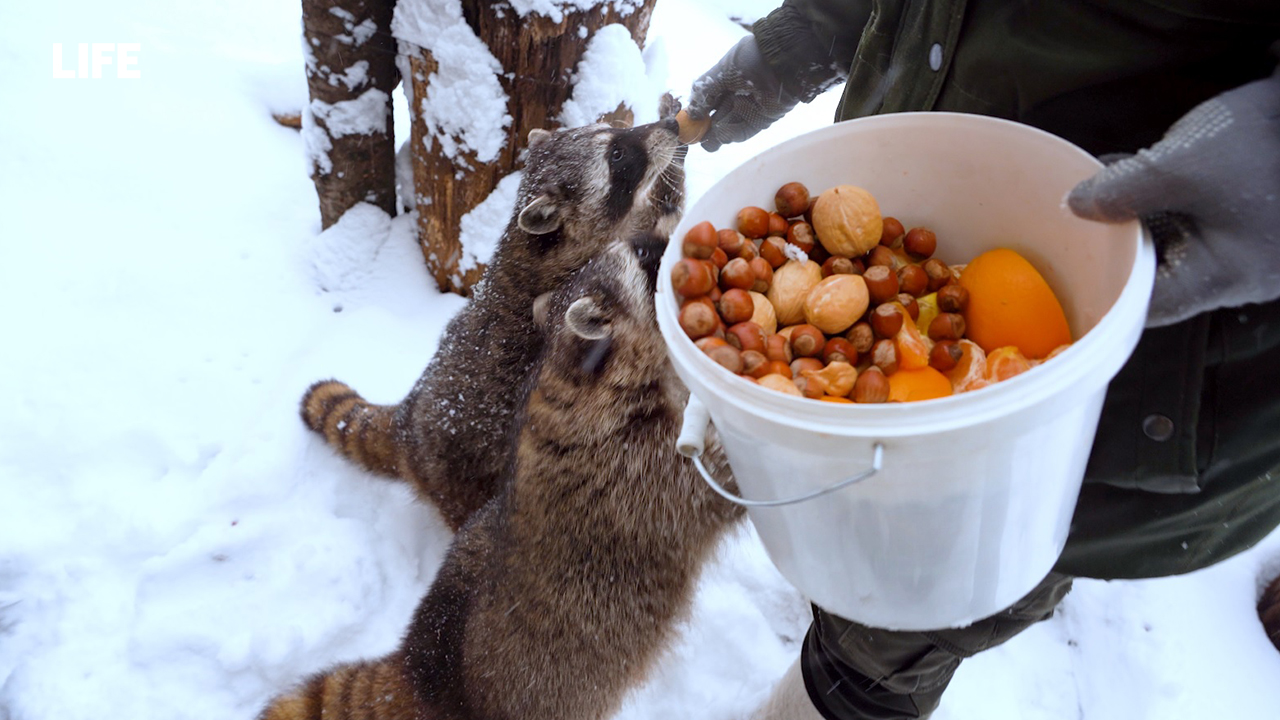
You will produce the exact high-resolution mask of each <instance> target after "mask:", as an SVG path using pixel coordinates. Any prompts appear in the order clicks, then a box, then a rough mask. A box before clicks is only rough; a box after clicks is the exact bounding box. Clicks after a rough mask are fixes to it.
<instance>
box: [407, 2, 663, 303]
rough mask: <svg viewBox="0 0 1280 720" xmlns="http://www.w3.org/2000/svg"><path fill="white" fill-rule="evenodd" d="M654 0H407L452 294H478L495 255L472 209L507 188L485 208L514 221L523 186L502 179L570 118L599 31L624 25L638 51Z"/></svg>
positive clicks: (420, 171)
mask: <svg viewBox="0 0 1280 720" xmlns="http://www.w3.org/2000/svg"><path fill="white" fill-rule="evenodd" d="M654 3H655V0H612V1H611V2H597V1H596V0H552V2H546V1H545V0H544V1H542V2H538V1H537V0H510V2H489V1H487V0H399V3H398V5H397V8H396V17H395V22H394V25H393V28H394V33H395V35H396V37H397V39H398V40H399V41H400V53H401V63H402V64H401V72H402V74H403V75H404V76H405V90H406V94H407V95H408V97H409V103H410V117H411V124H412V127H411V135H410V145H411V148H412V157H413V180H414V186H415V187H416V203H415V204H416V208H417V210H418V241H419V244H420V245H421V246H422V253H423V256H424V257H425V259H426V263H427V267H428V269H429V270H430V272H431V274H432V276H433V277H434V278H435V280H436V284H437V285H438V286H439V288H440V290H441V291H443V292H456V293H460V294H463V295H466V294H469V292H470V289H471V287H472V286H473V285H474V284H475V283H476V282H477V281H478V280H479V279H480V276H481V274H482V273H483V272H484V260H485V259H487V258H477V257H476V254H475V253H474V252H469V250H468V248H467V247H466V242H465V241H464V235H465V234H466V233H465V232H464V217H466V216H467V215H468V213H471V212H472V211H473V210H475V209H476V208H477V207H479V206H480V205H481V204H482V203H485V201H486V200H490V196H491V194H493V195H495V196H496V195H498V194H499V193H503V192H506V193H509V194H510V195H512V197H510V198H505V203H504V202H503V198H496V199H495V200H491V204H493V205H494V206H495V207H494V208H493V212H492V213H483V210H484V209H483V208H481V211H482V214H488V215H493V216H494V218H497V217H501V220H502V222H503V223H504V224H505V220H506V218H507V217H508V216H509V215H510V212H511V206H512V204H513V203H514V190H515V188H514V185H515V184H514V183H502V180H503V179H504V178H507V177H509V176H511V173H512V172H513V171H514V170H515V168H516V160H517V158H518V155H519V153H520V151H521V150H522V149H523V148H524V145H525V139H526V138H527V136H528V134H529V131H530V130H532V129H533V128H547V129H551V128H555V127H560V126H562V125H564V124H566V122H565V118H564V117H562V114H561V113H562V110H563V109H564V107H565V103H566V101H567V100H569V98H570V96H571V95H572V92H573V89H574V77H573V75H574V69H575V67H577V66H578V63H579V61H581V60H582V58H583V55H584V53H585V52H586V51H587V48H588V46H589V44H590V43H591V41H592V39H593V38H594V37H595V36H596V34H597V31H598V30H600V29H602V28H605V27H606V26H609V25H619V26H621V27H624V28H625V29H626V31H627V32H628V33H629V34H630V37H631V42H632V43H634V45H635V49H636V54H637V57H638V53H639V48H641V47H642V46H643V44H644V38H645V35H646V34H647V33H648V29H649V19H650V16H651V15H652V12H653V6H654ZM619 80H622V79H621V78H620V79H619ZM600 110H601V111H600V112H597V113H595V115H594V116H593V117H591V118H588V119H587V121H591V120H600V121H603V122H608V123H613V124H616V125H619V126H630V125H631V124H632V121H633V119H634V115H633V112H632V109H631V108H629V107H628V106H627V105H626V104H625V103H620V104H617V105H616V109H615V108H614V106H610V107H609V108H602V109H600ZM604 110H608V111H604ZM569 124H574V123H572V122H571V123H569ZM577 124H580V123H577ZM495 190H498V191H499V193H494V191H495ZM499 206H501V207H499ZM473 222H475V223H484V222H488V221H486V220H474V219H473ZM496 239H497V238H496V237H495V238H491V239H489V240H492V241H496Z"/></svg>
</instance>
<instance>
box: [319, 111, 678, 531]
mask: <svg viewBox="0 0 1280 720" xmlns="http://www.w3.org/2000/svg"><path fill="white" fill-rule="evenodd" d="M665 109H666V110H669V111H670V114H672V115H674V109H672V108H671V107H670V106H668V107H667V108H665ZM676 109H678V107H677V108H676ZM677 132H678V126H677V124H676V121H675V120H674V119H669V120H664V121H660V122H657V123H652V124H649V125H643V126H639V127H635V128H631V129H614V128H609V127H606V126H604V125H594V126H590V127H585V128H576V129H572V130H559V131H556V132H554V133H552V132H547V131H545V130H534V131H533V132H531V133H529V153H528V158H527V160H526V162H525V168H524V176H523V178H522V180H521V183H520V189H519V192H518V196H517V200H516V207H517V208H518V210H517V212H516V213H515V214H514V216H513V217H512V218H511V221H510V223H509V224H508V226H507V228H506V231H505V233H504V234H503V237H502V240H501V241H500V243H499V245H498V250H497V252H496V253H495V256H494V258H493V261H492V262H491V263H490V265H489V267H488V269H487V270H486V271H485V275H484V277H483V279H482V281H481V282H480V283H479V284H478V285H477V287H476V292H475V294H474V297H473V298H472V300H471V302H470V303H468V304H467V306H466V307H465V308H463V310H462V311H461V312H459V313H458V315H457V316H455V317H454V318H453V320H452V321H450V323H449V325H448V327H447V328H446V329H445V332H444V335H443V337H442V338H441V341H440V347H439V350H438V351H437V352H436V354H435V356H434V357H433V358H432V360H431V362H430V364H428V366H427V368H426V370H425V371H424V372H423V374H422V376H421V377H420V378H419V379H418V381H417V383H416V384H415V385H414V387H413V389H412V390H410V391H409V394H408V395H407V396H406V397H405V398H404V399H403V400H402V401H401V402H400V403H399V404H398V405H394V406H387V405H374V404H372V403H369V402H367V401H366V400H364V398H362V397H361V396H360V395H359V394H357V393H356V392H355V391H354V390H353V389H351V387H349V386H348V385H346V384H345V383H342V382H339V381H337V380H324V381H321V382H318V383H316V384H314V385H312V386H311V388H310V389H309V390H308V391H307V392H306V394H305V395H304V396H303V399H302V408H301V411H302V418H303V420H304V421H305V422H306V424H307V425H308V427H310V428H311V429H312V430H315V431H316V432H318V433H320V434H322V435H323V436H324V437H325V439H326V441H327V442H328V444H329V445H330V446H332V447H333V448H334V449H336V450H337V451H338V452H340V453H342V454H343V455H345V456H346V457H347V458H349V459H351V460H352V461H354V462H356V463H357V464H359V465H361V466H362V467H364V468H365V469H367V470H370V471H372V472H376V473H379V474H381V475H386V476H390V477H396V478H401V479H404V480H407V481H409V482H411V483H413V485H414V486H415V488H416V490H417V491H418V495H419V497H421V498H422V499H424V500H426V501H428V502H430V503H432V504H434V505H436V506H437V507H438V508H439V509H440V511H441V513H442V514H443V515H444V518H445V520H446V521H447V522H448V523H449V524H450V526H451V527H453V528H454V529H457V528H459V527H461V526H462V524H463V523H464V522H465V521H466V519H467V518H468V517H470V515H471V514H472V513H473V512H475V511H476V510H478V509H479V508H480V507H482V506H483V505H484V504H485V502H487V501H488V500H489V499H490V498H492V497H493V496H494V494H495V493H496V492H497V491H498V485H497V482H498V479H499V478H500V477H501V476H502V474H503V473H504V472H505V471H506V469H507V466H508V464H509V463H510V448H512V447H513V445H512V442H511V431H512V426H513V424H514V420H515V418H516V416H517V415H518V413H519V409H520V408H519V405H518V404H517V403H518V399H519V398H520V392H519V389H520V387H521V386H522V385H523V384H524V383H525V382H526V380H527V378H528V376H529V374H530V373H531V372H532V370H533V368H534V363H535V360H536V359H537V358H538V356H539V354H540V353H541V350H542V336H541V334H540V333H539V332H538V331H537V328H536V325H535V322H534V317H533V315H534V306H535V299H537V298H538V297H539V296H543V295H545V294H546V293H549V292H551V291H553V290H555V289H556V288H558V287H559V286H560V285H561V284H563V283H564V282H565V280H566V279H567V278H568V277H569V276H570V274H572V273H573V272H574V271H576V270H578V269H579V268H581V267H582V266H583V265H584V264H585V263H586V262H587V261H588V260H589V259H590V258H591V257H592V256H594V255H596V254H598V253H599V252H600V250H601V249H602V248H603V247H604V245H605V243H607V242H609V241H610V240H612V239H615V238H620V237H631V236H632V235H634V234H636V233H641V232H657V233H658V234H661V235H667V234H669V233H670V232H671V230H673V229H674V227H675V224H676V222H677V221H678V220H679V217H680V212H681V210H682V208H683V200H684V196H683V188H684V170H683V158H684V147H682V146H680V145H679V144H678V141H677Z"/></svg>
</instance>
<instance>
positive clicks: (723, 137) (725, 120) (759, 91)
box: [688, 35, 799, 152]
mask: <svg viewBox="0 0 1280 720" xmlns="http://www.w3.org/2000/svg"><path fill="white" fill-rule="evenodd" d="M798 102H799V100H798V99H797V98H796V97H794V96H793V95H791V94H790V93H788V92H787V91H786V90H783V89H782V83H781V81H779V79H778V77H777V76H776V75H774V72H773V70H772V69H771V68H770V67H769V64H768V63H766V62H765V59H764V56H763V55H761V54H760V47H759V46H758V45H757V44H756V39H755V36H753V35H748V36H746V37H744V38H742V39H741V40H739V41H738V44H737V45H734V46H733V47H732V48H731V49H730V50H729V52H727V53H725V55H724V57H722V58H720V62H718V63H716V64H715V66H714V67H712V68H711V69H710V70H708V71H707V72H706V73H704V74H703V75H702V77H700V78H698V79H697V80H695V81H694V83H693V90H692V92H691V93H690V96H689V108H688V110H689V117H690V118H692V119H694V120H704V119H706V118H707V116H710V117H711V127H710V128H709V129H708V130H707V134H706V136H705V137H703V139H702V147H703V149H704V150H706V151H708V152H715V151H716V150H719V149H720V146H721V145H723V144H725V143H733V142H742V141H743V140H746V139H748V138H750V137H752V136H753V135H755V134H756V133H758V132H760V131H761V130H763V129H765V128H767V127H769V126H770V125H772V124H773V123H774V121H776V120H778V119H779V118H781V117H782V116H783V115H786V114H787V113H788V112H790V110H791V108H793V107H795V106H796V104H797V103H798Z"/></svg>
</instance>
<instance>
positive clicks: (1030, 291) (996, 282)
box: [960, 248, 1071, 359]
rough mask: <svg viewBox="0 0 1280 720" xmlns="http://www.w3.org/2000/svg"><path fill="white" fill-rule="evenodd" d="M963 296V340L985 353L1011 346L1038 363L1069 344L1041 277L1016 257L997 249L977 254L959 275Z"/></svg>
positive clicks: (1057, 307)
mask: <svg viewBox="0 0 1280 720" xmlns="http://www.w3.org/2000/svg"><path fill="white" fill-rule="evenodd" d="M960 285H961V286H962V287H964V288H965V289H966V290H968V291H969V304H968V306H967V307H966V308H965V310H964V320H965V325H966V326H967V327H968V330H967V332H966V335H967V336H968V338H969V339H970V340H973V341H974V342H976V343H978V345H980V346H981V347H982V349H983V350H985V351H986V352H987V353H992V352H993V351H995V350H996V349H998V348H1002V347H1006V346H1013V347H1016V348H1018V350H1020V351H1021V353H1022V354H1023V355H1024V356H1026V357H1027V358H1033V359H1039V358H1043V357H1045V356H1046V355H1048V354H1049V353H1050V352H1051V351H1052V350H1053V349H1054V348H1056V347H1058V346H1060V345H1065V344H1067V343H1070V342H1071V329H1070V328H1069V327H1068V326H1067V316H1066V313H1064V312H1063V310H1062V303H1060V302H1058V297H1057V296H1056V295H1054V294H1053V290H1052V289H1050V288H1049V284H1048V283H1047V282H1045V280H1044V277H1042V276H1041V275H1040V273H1039V272H1038V271H1037V270H1036V269H1035V267H1033V266H1032V265H1031V263H1030V262H1028V261H1027V259H1026V258H1024V257H1022V256H1021V255H1019V254H1018V253H1016V252H1014V251H1013V250H1010V249H1008V248H997V249H995V250H989V251H987V252H984V253H982V254H981V255H979V256H978V257H976V258H974V259H973V260H972V261H970V262H969V264H968V265H966V266H965V269H964V272H962V273H960Z"/></svg>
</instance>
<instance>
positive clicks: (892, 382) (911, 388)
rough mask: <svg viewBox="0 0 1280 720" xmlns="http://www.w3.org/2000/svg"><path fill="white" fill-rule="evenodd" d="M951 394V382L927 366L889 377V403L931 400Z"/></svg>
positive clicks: (903, 370) (901, 371)
mask: <svg viewBox="0 0 1280 720" xmlns="http://www.w3.org/2000/svg"><path fill="white" fill-rule="evenodd" d="M950 394H951V381H950V380H948V379H947V376H946V375H943V374H942V373H940V372H938V371H937V370H934V369H933V368H931V367H929V366H928V365H926V366H924V367H922V368H919V369H916V370H905V369H900V370H898V371H897V372H895V373H893V374H892V375H890V376H889V402H915V401H917V400H932V399H934V398H940V397H946V396H948V395H950Z"/></svg>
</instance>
